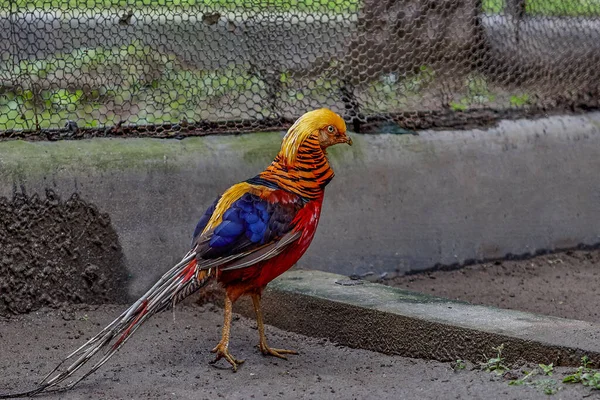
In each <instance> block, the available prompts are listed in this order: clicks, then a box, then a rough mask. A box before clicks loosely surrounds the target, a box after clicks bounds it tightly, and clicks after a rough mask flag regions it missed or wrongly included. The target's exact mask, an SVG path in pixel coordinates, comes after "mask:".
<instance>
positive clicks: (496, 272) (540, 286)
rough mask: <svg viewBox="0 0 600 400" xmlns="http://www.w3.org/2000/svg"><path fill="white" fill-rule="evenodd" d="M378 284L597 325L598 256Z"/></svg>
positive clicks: (582, 254) (506, 263) (508, 263)
mask: <svg viewBox="0 0 600 400" xmlns="http://www.w3.org/2000/svg"><path fill="white" fill-rule="evenodd" d="M382 283H384V284H387V285H392V286H397V287H401V288H405V289H409V290H414V291H417V292H423V293H428V294H433V295H436V296H441V297H446V298H450V299H457V300H462V301H467V302H469V303H473V304H484V305H491V306H495V307H500V308H508V309H515V310H522V311H529V312H533V313H539V314H546V315H553V316H556V317H562V318H570V319H579V320H584V321H591V322H600V296H598V295H599V294H600V251H599V250H592V251H584V250H579V251H567V252H563V253H555V254H548V255H543V256H538V257H534V258H531V259H528V260H502V261H495V262H490V263H482V264H476V265H471V266H468V267H464V268H461V269H458V270H454V271H434V272H426V273H421V274H414V275H404V276H397V277H395V278H393V279H388V280H385V281H384V282H382Z"/></svg>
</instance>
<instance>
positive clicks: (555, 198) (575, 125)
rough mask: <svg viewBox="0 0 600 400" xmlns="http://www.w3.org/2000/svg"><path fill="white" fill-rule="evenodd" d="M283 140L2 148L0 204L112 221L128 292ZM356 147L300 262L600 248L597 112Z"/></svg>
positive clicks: (369, 139)
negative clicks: (76, 202) (56, 205)
mask: <svg viewBox="0 0 600 400" xmlns="http://www.w3.org/2000/svg"><path fill="white" fill-rule="evenodd" d="M281 135H282V134H280V133H257V134H252V135H244V136H212V137H203V138H189V139H185V140H182V141H176V140H154V139H96V140H82V141H63V142H52V143H48V142H22V141H8V142H0V196H8V197H10V196H12V194H13V193H14V192H15V191H21V190H26V191H27V192H28V193H29V194H32V193H34V192H37V193H40V195H43V193H44V189H45V188H52V189H54V190H55V191H56V192H57V193H58V194H60V195H61V196H62V197H63V198H66V197H68V196H70V195H71V194H72V193H79V194H80V196H82V198H83V199H85V200H86V201H89V202H92V203H94V204H95V205H96V206H97V207H98V208H99V209H100V210H102V211H104V212H107V213H109V214H110V216H111V219H112V223H113V224H114V226H115V229H116V231H117V232H118V234H119V236H120V240H121V244H122V246H123V249H124V252H125V256H126V258H127V265H128V269H129V274H130V276H131V278H132V279H131V285H130V294H132V295H137V294H139V293H140V292H141V291H142V290H144V289H146V288H147V287H149V286H150V285H151V284H152V283H153V282H154V281H155V279H157V278H158V276H160V275H161V274H162V273H163V272H164V271H165V270H167V269H168V268H169V267H170V266H171V265H172V264H173V263H174V262H176V261H177V260H178V259H179V258H180V257H181V256H182V255H183V254H184V253H185V252H186V250H187V249H188V246H189V242H190V239H191V238H190V236H191V232H192V231H193V229H194V226H195V223H196V221H197V219H198V218H199V217H200V215H201V214H202V213H203V211H204V209H205V208H206V207H207V206H208V205H209V204H210V203H211V202H212V201H213V200H214V198H215V197H216V195H217V194H219V193H220V192H221V191H222V190H224V189H226V188H227V187H228V186H229V185H231V184H232V183H235V182H237V181H240V180H243V179H246V178H248V177H251V176H253V175H254V174H256V173H257V172H259V171H260V170H261V169H262V168H263V167H264V166H266V165H267V164H268V163H269V162H270V161H271V159H272V158H273V157H274V155H275V154H276V152H277V150H278V147H279V143H280V139H281ZM353 140H354V142H355V145H354V146H353V147H347V146H342V147H339V148H335V149H333V151H331V161H332V164H333V166H334V168H335V170H336V178H335V179H334V181H333V182H332V183H331V184H330V186H329V187H328V190H327V196H326V202H325V205H324V209H323V216H322V220H321V225H320V228H319V231H318V233H317V235H316V237H315V241H314V243H313V245H312V247H311V248H310V250H309V251H308V253H307V255H306V256H305V257H304V258H303V259H302V260H301V262H300V264H301V265H302V266H305V267H310V268H316V269H322V270H325V271H332V272H337V273H341V274H351V273H355V272H366V271H376V272H383V271H393V270H395V269H399V270H400V271H408V270H418V269H424V268H428V267H431V266H433V265H435V264H436V263H443V264H452V263H456V262H463V261H465V260H467V259H473V258H489V257H500V256H503V255H505V254H506V253H513V254H522V253H527V252H532V251H535V250H538V249H554V248H556V247H569V246H575V245H577V244H579V243H586V244H593V243H597V242H600V223H599V222H598V221H600V173H599V171H600V113H593V114H587V115H583V116H572V117H571V116H570V117H552V118H548V119H543V120H538V121H517V122H509V121H506V122H502V123H501V124H500V125H499V126H498V127H496V128H492V129H490V130H487V131H480V130H473V131H438V132H433V131H426V132H421V133H420V134H419V136H410V135H401V136H398V135H387V134H381V135H371V136H362V135H354V136H353ZM0 220H1V216H0ZM0 245H1V244H0Z"/></svg>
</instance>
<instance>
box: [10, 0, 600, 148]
mask: <svg viewBox="0 0 600 400" xmlns="http://www.w3.org/2000/svg"><path fill="white" fill-rule="evenodd" d="M598 65H600V0H173V1H166V0H84V1H75V0H0V138H2V137H4V138H7V137H23V136H31V137H40V138H44V139H46V138H50V139H52V138H60V137H71V136H76V137H77V136H86V135H87V136H94V135H151V136H158V137H168V136H181V135H189V134H204V133H212V132H241V131H257V130H266V129H283V128H286V127H287V126H288V124H289V123H291V122H292V121H293V120H294V119H295V118H296V117H298V116H299V115H301V114H302V113H303V112H305V111H307V110H309V109H313V108H317V107H330V108H332V109H334V110H336V111H338V112H340V113H341V114H343V115H344V117H345V118H346V119H347V121H348V122H349V123H350V124H351V127H352V129H353V130H355V131H362V132H365V131H369V130H379V129H382V125H387V127H386V129H387V130H388V131H389V130H390V129H392V130H394V129H396V130H397V131H398V132H399V133H402V132H405V131H410V130H413V129H419V128H431V127H461V126H466V125H478V124H485V123H488V122H490V121H494V120H496V119H498V118H507V117H508V118H510V117H515V116H523V115H539V114H541V113H547V112H553V111H557V112H564V111H571V110H574V109H580V108H588V109H589V108H596V107H597V106H598V102H599V98H600V96H599V94H600V90H599V89H600V79H599V78H600V68H598Z"/></svg>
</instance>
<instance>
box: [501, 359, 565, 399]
mask: <svg viewBox="0 0 600 400" xmlns="http://www.w3.org/2000/svg"><path fill="white" fill-rule="evenodd" d="M553 370H554V364H549V365H546V364H538V368H534V369H533V370H531V371H529V372H527V371H524V373H525V375H524V376H523V377H522V378H520V379H515V380H512V381H510V382H508V384H509V385H512V386H521V385H527V386H533V387H535V388H536V389H538V390H540V391H541V392H543V393H544V394H547V395H553V394H555V393H556V392H558V391H559V390H561V387H560V386H558V382H556V380H554V379H549V378H545V379H538V380H535V381H534V380H532V379H530V378H531V377H533V376H535V375H537V374H538V373H540V372H541V373H542V374H543V375H547V376H551V375H552V371H553Z"/></svg>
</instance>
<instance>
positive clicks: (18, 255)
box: [0, 190, 127, 316]
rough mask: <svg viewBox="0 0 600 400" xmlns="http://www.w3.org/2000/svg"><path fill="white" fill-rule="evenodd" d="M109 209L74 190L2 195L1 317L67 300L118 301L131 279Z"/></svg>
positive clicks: (89, 302) (0, 201)
mask: <svg viewBox="0 0 600 400" xmlns="http://www.w3.org/2000/svg"><path fill="white" fill-rule="evenodd" d="M123 264H124V260H123V254H122V250H121V246H120V245H119V238H118V236H117V233H116V232H115V230H114V228H113V227H112V225H111V223H110V218H109V216H108V215H107V214H103V213H101V212H99V211H98V210H97V209H96V207H95V206H94V205H93V204H88V203H86V202H85V201H83V200H82V199H80V198H79V197H78V196H76V195H73V196H72V197H71V198H69V199H67V200H62V199H61V198H60V197H59V196H57V195H56V194H55V193H54V192H53V191H51V190H47V191H46V196H45V197H42V196H38V195H33V196H28V195H27V194H26V193H16V194H15V196H14V197H13V198H12V199H7V198H5V197H0V277H2V279H0V316H1V315H10V314H19V313H24V312H29V311H33V310H37V309H39V308H40V307H42V306H52V307H57V306H59V305H61V304H65V303H85V304H102V303H117V302H120V301H123V300H124V298H125V289H124V286H125V282H126V279H127V275H126V269H125V267H124V265H123Z"/></svg>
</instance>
